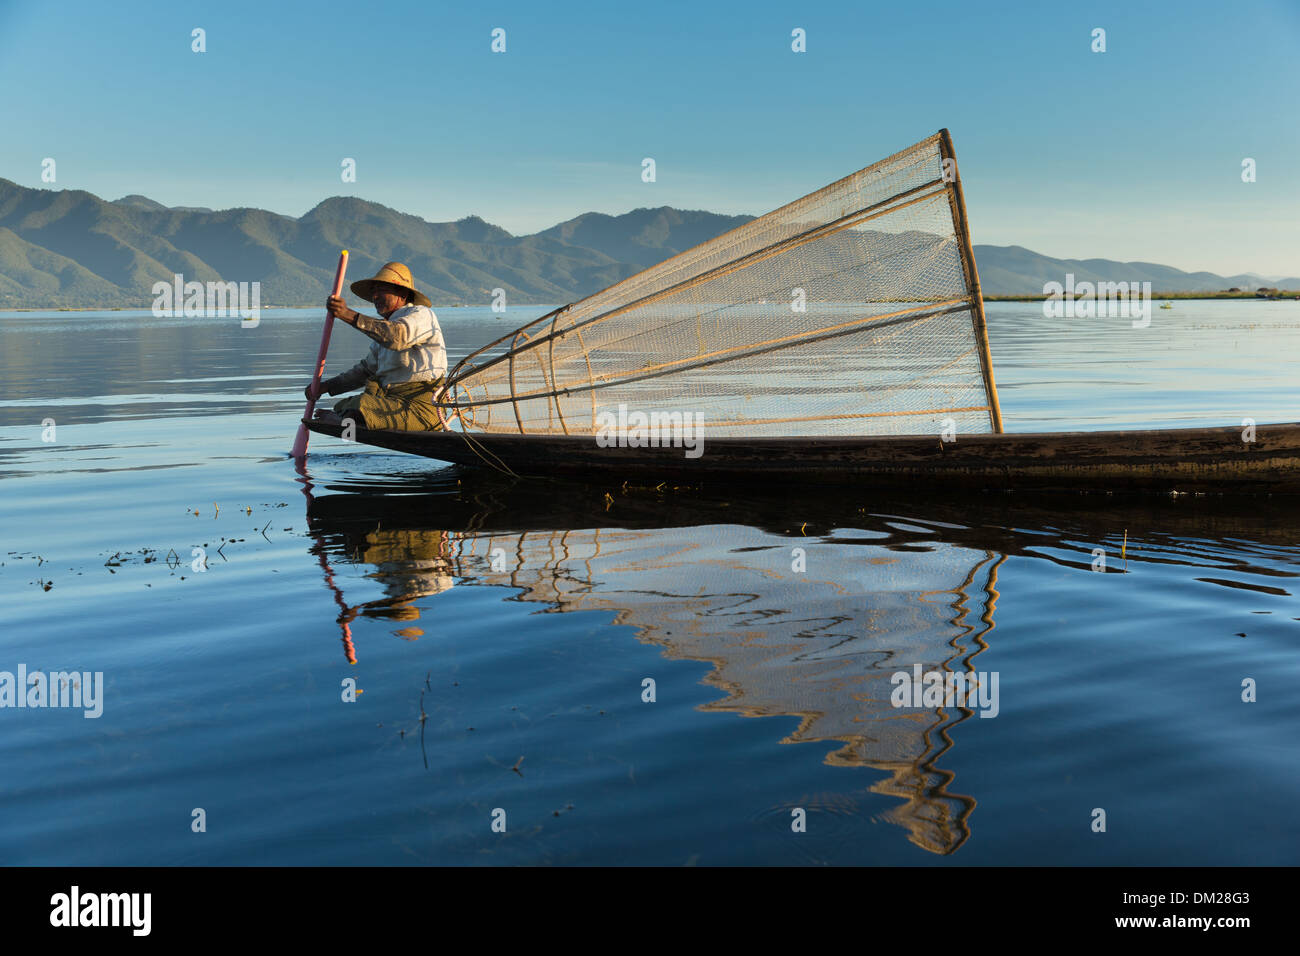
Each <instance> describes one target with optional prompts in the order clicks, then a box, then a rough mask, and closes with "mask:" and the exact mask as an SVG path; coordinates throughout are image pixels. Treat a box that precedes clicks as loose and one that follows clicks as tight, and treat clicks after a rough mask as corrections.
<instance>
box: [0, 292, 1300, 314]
mask: <svg viewBox="0 0 1300 956" xmlns="http://www.w3.org/2000/svg"><path fill="white" fill-rule="evenodd" d="M1151 299H1152V301H1155V300H1157V299H1163V300H1165V301H1168V302H1173V301H1176V300H1182V301H1184V302H1196V301H1212V300H1215V299H1252V300H1255V301H1259V302H1287V301H1300V290H1291V289H1284V290H1279V291H1278V292H1277V294H1275V295H1258V294H1257V293H1254V292H1153V293H1151ZM984 301H985V302H1046V301H1049V298H1048V297H1047V296H1043V295H986V296H984ZM553 304H554V303H550V302H538V303H531V302H517V303H515V304H514V305H513V306H511V308H514V309H524V308H529V309H531V308H534V307H543V306H548V305H553ZM319 306H320V303H318V302H311V303H308V304H307V305H264V306H262V307H261V310H262V311H263V312H271V311H274V310H276V309H312V308H318V307H319ZM484 307H485V308H486V307H487V306H486V305H485V306H484ZM148 308H149V306H148V305H117V306H89V305H86V306H22V307H18V306H0V312H141V311H144V310H147V309H148ZM470 308H474V306H472V305H469V304H467V303H464V302H456V303H449V304H446V305H438V304H437V303H435V304H434V311H437V310H438V309H470Z"/></svg>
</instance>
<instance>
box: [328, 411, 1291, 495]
mask: <svg viewBox="0 0 1300 956" xmlns="http://www.w3.org/2000/svg"><path fill="white" fill-rule="evenodd" d="M309 427H310V428H311V429H312V430H313V431H315V432H318V433H320V434H324V435H332V436H335V437H341V428H340V426H338V425H331V424H327V423H324V422H310V423H309ZM1242 437H1243V432H1242V429H1240V428H1222V427H1221V428H1180V429H1159V430H1151V431H1104V432H1041V433H1011V434H1000V435H995V434H986V435H969V436H965V435H963V436H959V438H958V439H957V440H956V441H953V442H943V441H940V440H939V439H938V438H937V437H934V436H915V435H913V436H875V437H849V438H709V439H706V440H705V441H704V443H703V454H701V455H700V456H699V457H697V458H688V457H686V454H685V451H684V450H683V449H682V448H671V447H670V448H621V447H608V448H602V447H600V446H599V445H597V444H596V441H595V438H594V437H593V436H590V435H586V436H560V435H511V434H483V433H473V434H470V435H467V434H464V433H461V432H397V431H378V430H369V429H358V430H357V432H356V436H355V438H356V441H357V442H358V443H361V444H367V445H373V446H376V447H380V448H388V449H392V450H394V451H401V452H407V453H409V454H413V455H421V456H423V457H426V458H434V459H438V460H440V461H446V462H452V463H455V464H459V465H466V466H471V467H481V468H492V469H494V470H497V471H503V472H506V473H514V474H517V475H519V476H522V477H530V476H549V475H587V476H590V477H600V478H602V479H619V480H623V479H636V480H638V481H646V480H652V481H660V480H669V479H671V480H674V481H682V480H686V481H692V480H694V481H698V480H703V479H705V478H713V477H744V478H748V479H756V480H761V481H766V480H777V479H790V478H798V479H801V480H827V481H848V482H853V483H855V484H857V483H861V482H864V481H865V482H870V483H879V484H893V485H900V484H901V485H907V486H914V485H930V484H945V485H959V486H968V487H981V488H1007V489H1011V488H1036V489H1053V490H1061V491H1084V490H1104V491H1112V492H1125V491H1153V492H1166V493H1167V492H1172V491H1179V492H1234V493H1257V494H1263V493H1274V494H1300V423H1291V424H1280V425H1260V426H1257V427H1256V429H1255V436H1254V437H1255V440H1254V441H1253V442H1245V441H1243V440H1242Z"/></svg>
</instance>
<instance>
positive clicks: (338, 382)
mask: <svg viewBox="0 0 1300 956" xmlns="http://www.w3.org/2000/svg"><path fill="white" fill-rule="evenodd" d="M378 371H379V363H378V361H377V360H376V359H375V350H374V349H373V348H372V349H371V350H370V351H369V352H367V353H366V355H365V357H363V358H362V359H361V361H360V362H358V363H357V364H356V365H354V366H352V367H351V368H350V369H348V370H347V371H346V372H343V373H342V374H341V375H335V376H334V377H333V378H332V379H330V380H329V393H330V394H331V395H337V394H338V393H339V392H350V391H352V390H353V389H354V388H360V387H361V386H362V385H364V384H365V383H366V380H367V379H370V378H373V377H374V376H375V374H376V373H377V372H378Z"/></svg>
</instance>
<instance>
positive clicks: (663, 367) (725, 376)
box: [443, 133, 997, 437]
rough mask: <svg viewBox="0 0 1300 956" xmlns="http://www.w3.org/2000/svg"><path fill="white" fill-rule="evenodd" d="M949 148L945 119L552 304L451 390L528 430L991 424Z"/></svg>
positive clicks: (975, 427) (486, 418)
mask: <svg viewBox="0 0 1300 956" xmlns="http://www.w3.org/2000/svg"><path fill="white" fill-rule="evenodd" d="M946 155H950V149H949V147H948V146H947V139H946V134H945V133H940V134H936V135H935V136H932V137H930V138H929V139H927V140H925V141H923V142H921V143H918V144H916V145H915V146H913V147H911V148H910V149H907V150H904V151H903V152H901V153H898V154H896V155H894V156H891V157H889V158H888V159H885V160H882V161H881V162H879V163H876V164H874V165H872V166H869V167H867V168H866V169H863V170H860V171H859V172H857V173H854V174H852V175H851V176H847V177H845V178H844V179H842V180H840V181H839V182H836V183H833V184H831V185H830V186H827V187H826V188H824V189H821V190H819V191H818V192H815V193H812V194H811V195H808V196H805V197H804V198H803V199H799V200H797V201H795V202H793V203H790V204H789V205H786V206H783V207H781V208H780V209H777V210H776V211H774V212H771V213H769V214H767V215H766V216H763V217H761V218H759V219H755V220H753V221H751V222H749V223H746V224H745V225H743V226H741V227H739V228H737V229H733V230H732V231H730V232H727V233H725V234H723V235H721V236H718V237H717V238H715V239H712V240H710V241H708V242H705V243H702V244H701V245H699V246H696V247H695V248H693V249H690V250H687V251H686V252H683V253H681V254H680V255H677V256H674V257H673V258H671V259H668V260H666V261H664V262H662V263H660V264H659V265H656V266H653V267H651V268H649V269H646V270H645V271H643V272H641V273H638V274H637V275H635V276H632V277H631V278H628V279H625V280H624V281H622V282H619V283H617V284H615V285H613V286H610V287H609V288H608V289H605V290H604V291H601V292H598V293H596V294H594V295H591V296H588V297H587V298H585V299H582V300H580V301H578V302H576V303H573V304H572V305H569V306H566V307H564V308H563V309H560V310H557V311H556V312H553V313H550V314H549V315H546V316H543V317H542V318H540V319H537V320H535V321H534V322H532V323H529V324H528V325H525V326H524V327H522V328H521V329H519V330H517V331H516V332H514V333H512V334H511V335H509V336H507V337H505V338H503V339H501V340H498V341H497V342H495V343H493V344H492V345H490V346H487V347H485V348H484V349H480V350H479V351H477V352H475V353H472V354H471V355H470V356H468V357H467V358H466V359H465V360H464V361H463V362H462V363H461V364H460V365H459V366H457V368H456V369H454V370H453V372H452V375H451V376H450V377H449V380H448V391H447V393H446V397H445V398H444V399H443V401H445V402H446V403H447V404H448V405H449V406H451V407H455V408H456V409H458V410H459V412H460V414H461V417H462V421H463V422H464V423H465V425H466V426H467V427H468V428H471V429H474V430H480V431H487V432H514V433H523V434H570V435H582V434H593V433H597V432H598V431H599V430H600V429H601V427H602V426H605V427H608V424H609V423H610V421H611V420H619V421H623V422H625V421H626V416H627V414H628V412H629V410H631V411H632V412H640V413H644V414H646V415H647V416H651V418H650V420H651V421H652V422H653V421H656V420H662V421H663V422H665V423H668V422H671V421H674V419H673V418H671V416H673V415H686V414H689V415H690V416H692V417H691V419H688V421H691V420H693V421H694V422H695V427H697V428H700V427H702V428H703V430H704V433H706V434H708V435H710V436H763V437H767V436H787V435H789V436H830V435H880V434H924V433H938V432H939V431H941V430H942V429H943V428H944V427H945V425H948V427H955V428H956V429H957V430H959V431H963V432H981V431H989V430H993V429H995V428H996V427H997V420H996V412H995V408H996V397H995V393H994V392H993V391H992V376H991V372H989V370H988V369H987V361H988V358H987V340H986V339H985V333H984V327H983V314H982V311H981V305H980V303H979V299H978V280H976V279H975V278H974V277H975V269H974V263H973V262H971V261H969V252H968V250H969V245H968V243H967V242H965V241H964V240H963V235H962V224H961V221H960V219H959V216H964V213H963V212H961V209H962V206H961V203H962V200H961V193H960V187H959V185H958V184H957V182H955V181H947V180H946V179H945V176H944V162H943V161H944V158H945V156H946ZM950 168H952V167H950ZM948 179H954V177H951V176H950V177H948ZM620 406H621V407H622V409H623V416H624V417H623V418H622V419H618V418H617V416H618V415H619V413H620ZM948 420H951V423H949V422H948Z"/></svg>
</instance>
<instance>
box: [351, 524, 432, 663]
mask: <svg viewBox="0 0 1300 956" xmlns="http://www.w3.org/2000/svg"><path fill="white" fill-rule="evenodd" d="M450 538H451V535H450V533H449V532H447V531H436V530H430V529H418V528H375V529H374V530H372V531H367V532H364V533H357V534H348V535H347V536H346V538H345V541H346V545H347V551H348V554H349V556H350V557H351V558H352V560H353V561H355V562H356V563H358V564H366V565H372V566H373V568H374V570H372V571H370V572H369V573H367V574H366V577H367V578H368V579H370V580H372V581H377V582H379V584H380V586H381V587H382V588H383V591H384V596H383V597H382V598H376V599H374V600H371V601H365V602H363V603H361V604H355V605H351V606H350V608H349V611H350V613H349V615H347V621H346V622H345V623H349V624H350V623H351V622H352V621H353V620H355V619H356V618H357V617H358V616H361V617H369V618H376V619H379V620H386V621H394V622H398V623H402V624H408V625H409V626H407V627H402V628H399V629H397V630H395V631H394V632H393V633H394V634H396V635H397V636H398V637H400V638H402V639H403V640H408V641H414V640H418V639H419V638H420V637H422V636H423V635H424V630H423V629H422V628H420V627H417V626H415V625H414V624H411V623H410V622H414V621H418V620H419V618H420V608H419V605H418V603H417V602H418V601H419V600H420V599H421V598H427V597H432V596H433V595H436V594H441V593H442V592H444V591H447V590H449V589H450V588H451V587H452V586H453V585H454V584H455V583H456V579H455V577H454V576H453V571H454V567H453V563H452V557H451V540H450Z"/></svg>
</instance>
